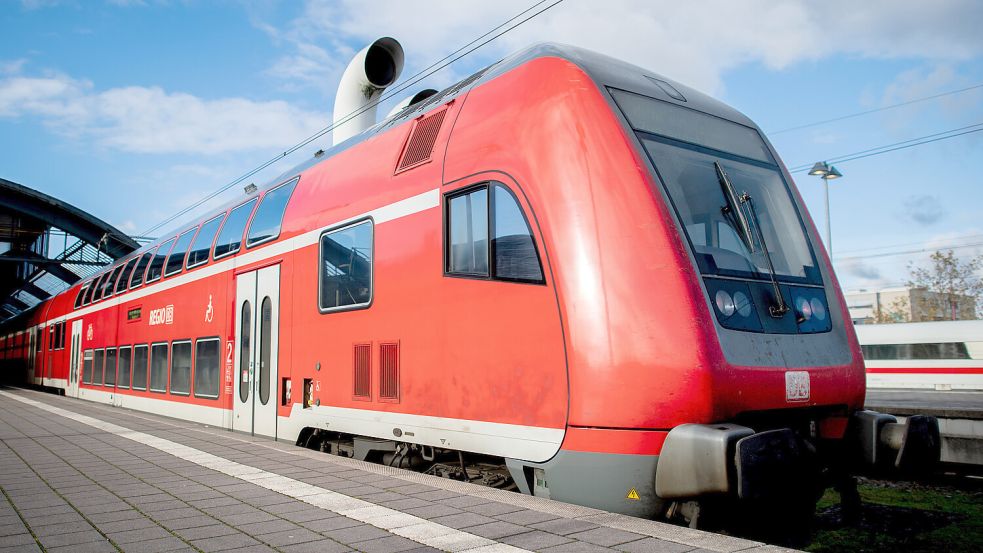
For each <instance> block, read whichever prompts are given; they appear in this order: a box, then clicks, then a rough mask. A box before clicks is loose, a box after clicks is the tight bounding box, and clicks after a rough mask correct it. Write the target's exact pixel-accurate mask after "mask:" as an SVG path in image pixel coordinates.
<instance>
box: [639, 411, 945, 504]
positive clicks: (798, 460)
mask: <svg viewBox="0 0 983 553" xmlns="http://www.w3.org/2000/svg"><path fill="white" fill-rule="evenodd" d="M842 441H843V445H844V446H845V447H844V448H842V449H841V451H843V453H844V454H845V456H846V458H844V459H839V460H838V461H841V462H843V467H842V468H845V469H846V470H850V471H861V472H863V471H867V470H870V469H874V468H891V469H896V470H899V471H902V472H905V473H908V474H918V473H924V472H927V471H929V470H931V468H932V467H933V466H934V465H935V464H936V463H937V462H938V460H939V456H940V454H941V439H940V435H939V424H938V421H937V420H936V419H935V418H934V417H924V416H912V417H908V419H907V420H906V421H905V422H904V423H898V421H897V418H895V417H893V416H891V415H886V414H883V413H877V412H874V411H858V412H856V413H855V414H854V415H853V417H852V418H851V420H850V424H849V426H848V428H847V432H846V434H845V435H844V436H843V438H842ZM816 445H817V444H816V441H815V440H814V439H811V438H803V437H802V436H800V435H799V434H797V433H796V432H795V431H793V430H792V429H790V428H779V429H772V430H766V431H763V432H756V431H755V430H753V429H751V428H749V427H746V426H741V425H738V424H683V425H680V426H677V427H675V428H673V429H672V430H671V431H670V432H669V434H668V435H667V437H666V441H665V444H664V445H663V447H662V452H661V454H660V456H659V464H658V469H657V472H656V475H655V493H656V495H657V496H658V497H660V498H662V499H684V498H696V497H700V496H704V495H720V494H724V495H728V494H731V495H736V496H737V497H738V498H740V499H748V500H756V499H767V498H779V497H783V496H790V495H797V494H802V493H814V492H815V491H816V490H817V489H821V487H824V484H823V483H822V482H820V481H819V480H820V478H819V473H820V471H821V469H822V467H821V466H820V465H821V463H822V461H821V458H820V456H818V455H817V453H816Z"/></svg>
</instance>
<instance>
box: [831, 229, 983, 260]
mask: <svg viewBox="0 0 983 553" xmlns="http://www.w3.org/2000/svg"><path fill="white" fill-rule="evenodd" d="M978 238H983V234H966V235H963V236H953V237H952V238H950V239H949V240H948V241H946V242H940V243H938V248H939V249H943V250H944V249H948V246H946V245H945V244H948V243H949V242H951V241H953V240H970V239H974V240H975V239H978ZM929 243H931V241H928V240H922V241H919V242H906V243H903V244H887V245H884V246H872V247H869V248H859V249H854V250H844V251H841V252H840V253H842V254H854V253H862V252H869V251H874V250H886V249H889V248H905V247H912V246H921V245H925V244H929ZM953 245H955V246H961V245H963V244H953ZM837 259H838V258H837Z"/></svg>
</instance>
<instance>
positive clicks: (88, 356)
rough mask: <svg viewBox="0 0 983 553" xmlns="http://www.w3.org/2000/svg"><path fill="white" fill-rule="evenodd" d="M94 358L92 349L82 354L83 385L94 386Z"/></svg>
mask: <svg viewBox="0 0 983 553" xmlns="http://www.w3.org/2000/svg"><path fill="white" fill-rule="evenodd" d="M92 358H93V354H92V350H91V349H87V350H85V353H83V354H82V384H92Z"/></svg>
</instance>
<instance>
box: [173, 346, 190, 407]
mask: <svg viewBox="0 0 983 553" xmlns="http://www.w3.org/2000/svg"><path fill="white" fill-rule="evenodd" d="M190 392H191V340H186V341H180V342H173V343H172V344H171V393H172V394H175V395H179V396H186V395H188V394H189V393H190Z"/></svg>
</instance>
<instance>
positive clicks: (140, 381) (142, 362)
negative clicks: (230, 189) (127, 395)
mask: <svg viewBox="0 0 983 553" xmlns="http://www.w3.org/2000/svg"><path fill="white" fill-rule="evenodd" d="M148 353H149V352H148V348H147V344H141V345H138V346H133V382H132V384H131V386H132V387H133V389H134V390H141V391H142V390H146V389H147V360H148V357H149V356H148V355H147V354H148Z"/></svg>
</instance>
